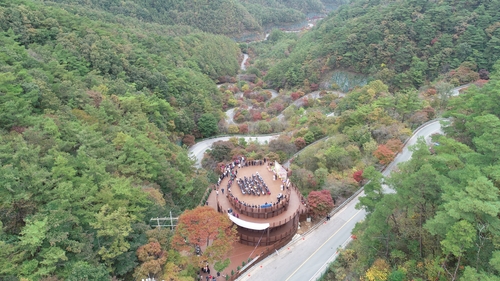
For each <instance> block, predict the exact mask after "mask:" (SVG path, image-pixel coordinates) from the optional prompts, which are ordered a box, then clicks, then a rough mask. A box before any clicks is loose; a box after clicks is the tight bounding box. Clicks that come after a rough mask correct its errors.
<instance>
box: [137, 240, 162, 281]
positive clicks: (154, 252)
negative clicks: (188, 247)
mask: <svg viewBox="0 0 500 281" xmlns="http://www.w3.org/2000/svg"><path fill="white" fill-rule="evenodd" d="M136 254H137V259H139V261H140V262H141V264H140V265H139V266H137V267H136V268H135V272H134V276H135V277H136V278H137V279H141V278H146V277H149V278H151V277H157V276H158V274H159V273H161V270H162V268H163V265H164V264H165V263H166V262H167V252H166V251H165V250H163V249H162V247H161V245H160V243H159V242H158V241H157V240H156V239H154V238H152V239H150V240H149V243H148V244H146V245H143V246H141V247H139V248H138V249H137V251H136Z"/></svg>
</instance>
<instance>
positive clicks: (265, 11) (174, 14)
mask: <svg viewBox="0 0 500 281" xmlns="http://www.w3.org/2000/svg"><path fill="white" fill-rule="evenodd" d="M44 2H46V3H51V2H55V3H59V4H67V5H71V6H73V5H82V6H87V7H92V8H94V9H99V10H105V11H108V12H110V13H112V14H114V15H124V16H127V17H133V18H137V19H139V20H141V21H145V22H151V23H159V24H166V25H188V26H192V27H195V28H198V29H200V30H203V31H206V32H210V33H216V34H225V35H229V36H237V35H239V34H242V33H245V32H256V31H262V30H263V27H266V26H268V25H270V24H278V23H292V22H297V21H300V20H304V19H305V17H306V14H308V13H322V12H324V10H325V5H324V4H330V5H332V4H333V5H337V4H338V3H341V2H343V1H339V0H266V1H262V0H261V1H249V0H167V1H155V0H134V1H130V0H127V1H115V0H90V1H83V0H77V1H74V0H53V1H52V0H51V1H44Z"/></svg>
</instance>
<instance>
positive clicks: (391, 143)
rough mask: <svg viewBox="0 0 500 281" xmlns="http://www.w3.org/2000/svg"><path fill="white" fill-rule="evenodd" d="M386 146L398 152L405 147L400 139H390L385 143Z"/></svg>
mask: <svg viewBox="0 0 500 281" xmlns="http://www.w3.org/2000/svg"><path fill="white" fill-rule="evenodd" d="M385 146H387V148H389V150H391V151H393V152H395V153H397V152H400V151H401V149H402V148H403V143H402V142H401V141H400V140H399V139H390V140H388V141H387V142H386V143H385Z"/></svg>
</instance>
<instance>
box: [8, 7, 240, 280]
mask: <svg viewBox="0 0 500 281" xmlns="http://www.w3.org/2000/svg"><path fill="white" fill-rule="evenodd" d="M0 30H1V31H0V220H1V222H2V223H1V224H0V279H2V280H18V278H25V280H43V279H45V280H110V278H111V276H116V277H117V278H119V279H124V278H128V279H133V278H132V276H133V274H134V270H135V271H136V272H137V270H139V269H140V266H141V264H142V263H143V262H145V261H146V260H140V259H138V257H137V254H136V251H137V250H138V249H139V248H140V246H143V245H146V244H147V243H148V239H153V238H154V239H157V240H158V241H160V243H161V244H162V249H163V251H168V250H169V242H168V237H169V235H170V234H169V233H168V231H167V232H165V233H163V234H161V235H160V234H158V233H156V232H151V231H150V227H149V219H150V218H151V217H156V216H165V215H166V214H168V212H169V211H173V213H174V215H175V214H180V212H181V211H183V210H185V209H187V208H193V207H194V206H196V205H197V204H198V203H199V202H200V199H201V197H202V195H203V193H204V191H205V188H206V187H207V186H208V181H207V177H206V175H205V174H204V173H203V172H199V173H195V171H194V170H193V162H192V161H191V160H190V159H189V158H188V155H187V151H186V150H185V149H184V148H182V147H181V146H180V145H179V144H178V143H177V141H178V139H179V137H180V136H182V135H183V134H184V133H190V134H194V135H198V136H202V135H210V134H214V133H216V131H217V121H218V119H219V116H220V114H221V109H222V106H223V102H222V99H221V96H220V93H219V91H218V89H217V87H216V85H215V83H214V79H215V78H217V77H219V76H225V75H234V74H236V72H237V70H238V62H237V57H238V54H239V49H238V48H237V46H236V44H235V43H234V42H233V41H232V40H230V39H229V38H227V37H224V36H220V35H212V34H208V33H204V32H201V31H199V30H196V29H193V28H189V27H185V26H162V25H158V24H146V23H142V22H140V21H138V20H135V19H133V18H128V19H120V18H116V17H113V16H112V15H111V14H109V13H107V12H102V11H101V12H99V11H93V12H90V11H86V10H85V8H84V7H82V8H76V7H74V8H72V9H70V10H65V9H62V8H59V7H58V6H56V5H48V6H47V5H44V4H43V3H40V2H36V1H28V0H26V1H23V0H19V1H17V0H9V1H3V2H2V3H1V4H0ZM155 237H156V238H155ZM141 249H144V248H141ZM177 255H178V254H177V253H175V252H173V253H171V254H169V255H168V259H167V256H166V255H164V256H163V257H164V258H165V260H163V264H169V266H170V267H169V268H171V269H172V268H173V269H172V270H171V271H170V273H169V274H170V275H169V276H174V275H177V274H179V272H180V271H181V270H186V265H185V264H184V265H181V264H182V263H183V259H182V258H180V257H178V256H177ZM150 264H151V261H149V263H146V265H150ZM177 265H179V267H177ZM137 268H139V269H137ZM190 273H191V272H187V271H185V272H184V273H183V274H185V275H187V276H191V275H190ZM136 276H144V275H136ZM176 278H177V277H176Z"/></svg>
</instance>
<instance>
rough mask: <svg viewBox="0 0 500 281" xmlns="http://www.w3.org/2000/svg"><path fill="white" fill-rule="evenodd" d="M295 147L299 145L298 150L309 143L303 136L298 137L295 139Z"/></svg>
mask: <svg viewBox="0 0 500 281" xmlns="http://www.w3.org/2000/svg"><path fill="white" fill-rule="evenodd" d="M294 144H295V147H297V149H298V150H301V149H302V148H304V147H306V145H307V143H306V140H304V138H302V137H298V138H296V139H295V141H294Z"/></svg>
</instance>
